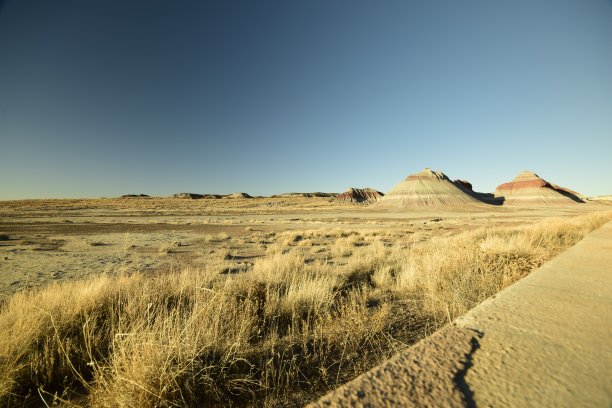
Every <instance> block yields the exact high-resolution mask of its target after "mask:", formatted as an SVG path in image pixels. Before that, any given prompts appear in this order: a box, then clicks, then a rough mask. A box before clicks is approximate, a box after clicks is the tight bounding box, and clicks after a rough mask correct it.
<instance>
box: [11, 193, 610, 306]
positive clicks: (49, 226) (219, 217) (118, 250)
mask: <svg viewBox="0 0 612 408" xmlns="http://www.w3.org/2000/svg"><path fill="white" fill-rule="evenodd" d="M611 208H612V206H610V205H604V204H595V203H587V204H577V205H568V206H565V207H546V208H508V207H506V208H505V207H494V206H491V208H490V209H484V210H479V211H477V212H474V210H473V209H472V210H465V209H464V210H462V209H453V210H431V209H428V210H419V211H416V210H411V211H402V212H393V211H388V212H384V211H381V210H380V209H376V208H369V207H366V206H362V205H354V204H346V203H343V204H341V203H337V202H334V201H333V200H330V199H329V198H318V197H313V198H301V197H300V198H256V199H218V200H214V199H211V200H207V199H202V200H184V199H170V198H130V199H79V200H27V201H4V202H0V239H1V240H0V299H4V298H6V297H7V296H9V295H10V294H12V293H14V292H16V291H19V290H23V289H29V288H37V287H42V286H45V285H48V284H50V283H52V282H57V281H62V280H66V279H79V278H84V277H87V276H91V275H96V274H100V273H106V274H119V273H130V272H133V271H136V270H138V271H141V272H145V273H158V272H159V273H163V272H167V271H170V270H173V269H174V270H175V269H179V268H184V267H198V266H199V265H202V264H204V263H207V262H219V261H220V259H219V258H220V257H223V259H222V261H223V262H222V264H221V267H220V273H236V272H240V271H242V270H246V269H248V267H249V266H250V265H252V263H253V262H254V260H255V259H257V257H260V256H262V255H264V254H265V253H266V250H267V248H268V247H269V246H270V245H274V244H276V243H277V242H278V241H279V240H283V239H287V237H286V235H287V232H291V233H295V234H299V233H300V232H301V231H310V230H316V231H321V235H320V236H319V237H318V238H317V239H315V240H314V241H313V242H311V243H310V244H309V246H308V247H306V246H305V247H304V250H305V251H307V253H308V256H309V257H311V258H312V259H316V258H326V259H329V260H330V262H331V263H333V262H342V260H341V259H336V258H341V257H335V255H334V254H331V253H329V251H328V248H327V247H329V245H330V244H332V243H333V241H334V239H335V238H333V237H328V238H326V237H325V234H323V232H325V231H330V230H332V231H334V230H335V231H338V230H341V231H379V230H380V231H384V233H385V234H388V235H389V238H388V239H390V240H395V242H398V241H400V242H401V241H402V240H403V241H405V242H406V245H408V244H409V243H410V242H414V241H415V240H426V239H429V238H430V237H432V236H434V235H452V234H456V233H458V232H460V231H463V230H466V229H472V228H477V227H481V226H485V225H491V226H493V225H500V224H504V225H510V224H511V225H519V224H524V223H530V222H533V221H534V220H538V219H541V218H545V217H552V216H566V215H572V214H578V213H584V212H590V211H599V210H609V209H611ZM283 234H284V235H283ZM287 245H296V246H297V245H300V243H299V242H297V241H295V242H294V241H293V240H291V239H289V241H288V243H287Z"/></svg>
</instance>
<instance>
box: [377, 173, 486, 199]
mask: <svg viewBox="0 0 612 408" xmlns="http://www.w3.org/2000/svg"><path fill="white" fill-rule="evenodd" d="M468 184H469V183H468ZM465 189H466V187H463V188H460V187H458V186H457V185H456V184H455V183H454V182H453V181H451V180H450V179H449V178H448V177H447V176H446V175H445V174H444V173H442V172H439V171H433V170H431V169H429V168H426V169H424V170H422V171H420V172H418V173H415V174H412V175H410V176H408V177H406V178H405V179H404V181H402V182H401V183H399V184H398V185H396V186H395V187H393V189H391V191H389V192H388V193H387V194H386V195H385V196H384V197H383V198H381V199H380V200H379V201H378V203H377V204H376V206H380V207H389V208H410V207H438V206H440V207H458V206H463V205H470V204H481V201H479V200H478V199H476V198H475V197H473V196H472V195H470V194H468V192H467V191H465Z"/></svg>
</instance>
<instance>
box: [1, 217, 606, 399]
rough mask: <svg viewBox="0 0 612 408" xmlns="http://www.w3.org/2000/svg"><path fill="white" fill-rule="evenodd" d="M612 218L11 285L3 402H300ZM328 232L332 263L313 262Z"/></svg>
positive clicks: (366, 238)
mask: <svg viewBox="0 0 612 408" xmlns="http://www.w3.org/2000/svg"><path fill="white" fill-rule="evenodd" d="M611 218H612V216H611V214H610V213H608V214H592V215H587V216H579V217H574V218H567V219H554V220H547V221H543V222H541V223H538V224H534V225H530V226H522V227H494V228H482V229H478V230H475V231H471V232H466V233H462V234H459V235H455V236H450V237H434V238H431V239H429V240H427V241H424V242H419V239H418V238H414V237H413V236H412V235H411V241H409V242H408V244H406V245H403V246H402V245H394V244H392V242H393V240H389V241H385V238H389V237H387V236H386V235H385V233H384V232H380V231H379V232H368V233H365V234H364V233H361V234H360V233H357V232H348V233H347V232H340V231H338V232H335V231H331V232H316V231H300V232H299V233H295V232H290V233H283V234H279V236H278V237H274V236H272V235H270V234H264V233H255V235H254V236H253V238H254V239H255V240H260V241H259V242H261V243H262V244H263V243H265V244H266V245H268V244H270V245H269V246H268V250H267V251H268V252H267V254H266V255H265V256H262V257H259V258H257V259H254V260H253V263H252V265H251V266H248V267H247V268H245V269H244V271H242V270H241V271H239V273H223V271H220V265H221V266H223V267H226V266H227V265H226V263H227V262H229V260H231V259H233V258H235V255H234V254H233V253H232V252H231V251H230V250H228V249H226V250H223V251H220V252H219V253H218V254H217V257H218V258H217V261H216V262H211V264H210V265H207V266H205V267H203V268H199V269H184V270H183V271H181V272H176V273H169V274H158V275H156V276H153V277H151V276H144V275H141V274H133V275H131V276H119V277H109V276H100V277H97V278H93V279H87V280H83V281H74V282H66V283H62V284H54V285H51V286H49V287H48V288H46V289H43V290H39V291H35V292H21V293H18V294H16V295H14V296H12V297H11V298H9V299H8V300H7V301H6V302H5V304H3V305H2V309H1V311H0V331H1V332H2V333H3V336H2V337H1V338H0V401H1V402H2V403H4V404H5V405H12V404H17V403H19V402H21V401H22V400H23V399H24V397H25V396H27V395H30V396H34V395H38V394H40V395H52V394H54V393H57V395H59V396H60V398H61V396H62V395H64V398H70V391H72V390H81V391H83V392H84V393H85V394H86V395H87V397H86V399H87V403H88V404H91V405H93V406H112V407H115V406H139V407H147V406H151V407H152V406H197V405H203V404H209V405H253V404H254V405H257V406H262V405H263V406H266V405H267V406H278V405H282V404H288V405H302V404H303V403H305V402H307V401H308V400H312V399H313V398H316V397H317V396H318V395H321V394H322V393H324V392H326V391H327V390H329V389H331V388H334V387H336V386H338V385H339V384H341V383H343V382H345V381H347V380H349V379H350V378H353V377H355V376H356V375H358V374H360V373H361V372H363V371H365V370H366V369H368V368H370V367H372V366H373V365H375V364H376V363H378V362H380V361H381V359H384V358H386V357H388V356H389V355H391V354H392V353H394V352H396V351H397V350H399V349H401V348H402V347H405V346H406V345H408V344H411V343H413V342H414V341H416V340H418V339H419V338H422V337H424V336H426V335H428V334H429V333H431V332H432V331H433V330H435V329H436V328H438V327H440V326H441V325H443V324H444V323H446V322H448V321H450V320H452V319H454V318H455V317H457V316H459V315H461V314H463V313H465V312H466V311H467V310H469V309H470V308H472V307H474V306H475V305H476V304H478V303H479V302H481V301H482V300H484V299H486V298H487V297H489V296H491V295H492V294H494V293H496V292H498V291H499V290H500V289H502V288H504V287H505V286H507V285H509V284H511V283H512V282H514V281H516V280H517V279H520V278H521V277H523V276H525V275H526V274H527V273H529V271H531V270H532V269H533V268H535V267H537V266H539V265H541V264H542V263H543V262H545V261H546V260H548V259H550V258H551V257H552V256H554V255H556V254H557V253H559V252H560V251H562V250H564V249H566V248H567V247H568V246H570V245H573V244H574V243H575V242H577V241H578V240H580V239H581V238H582V237H584V235H585V234H587V233H588V232H590V231H592V230H593V229H595V228H597V227H599V226H600V225H602V224H603V223H605V222H606V221H607V220H609V219H611ZM413 238H414V239H413ZM228 240H230V237H229V236H228V235H227V236H226V235H222V236H212V237H210V241H217V242H225V241H228ZM271 240H275V242H274V243H272V242H271ZM324 242H327V243H328V244H329V245H330V246H331V252H333V253H337V254H340V255H342V257H344V258H345V259H344V261H343V263H341V264H338V263H331V262H330V259H328V258H327V257H326V256H325V254H317V255H320V257H319V258H316V259H314V258H310V255H309V254H310V252H309V251H311V249H313V248H314V249H315V250H316V248H317V246H318V245H320V244H322V243H324ZM166 250H167V248H166V249H164V251H166ZM314 252H316V251H314ZM348 252H350V254H348ZM245 271H246V272H245ZM67 391H68V392H67Z"/></svg>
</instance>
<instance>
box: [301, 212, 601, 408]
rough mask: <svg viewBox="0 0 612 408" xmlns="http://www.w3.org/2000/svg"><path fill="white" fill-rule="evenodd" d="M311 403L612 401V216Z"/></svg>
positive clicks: (596, 403)
mask: <svg viewBox="0 0 612 408" xmlns="http://www.w3.org/2000/svg"><path fill="white" fill-rule="evenodd" d="M313 406H321V407H322V406H342V407H349V406H363V407H365V406H371V407H378V406H468V407H469V406H478V407H481V406H482V407H488V406H494V407H542V406H555V407H609V406H612V222H610V223H608V224H606V225H605V226H603V227H602V228H600V229H599V230H597V231H594V232H592V233H591V234H589V235H588V236H587V237H586V238H584V239H583V240H582V241H580V242H579V243H578V244H576V245H575V246H574V247H572V248H570V249H568V250H567V251H565V252H564V253H562V254H561V255H559V256H557V257H556V258H554V259H552V260H551V261H550V262H548V263H546V264H545V265H544V266H542V267H541V268H539V269H538V270H537V271H534V272H533V273H531V274H530V275H529V276H527V277H526V278H524V279H522V280H521V281H519V282H517V283H516V284H514V285H512V286H511V287H509V288H507V289H505V290H504V291H502V292H501V293H499V294H498V295H497V296H494V297H493V298H491V299H489V300H487V301H485V302H483V303H482V304H480V305H479V306H477V307H476V308H475V309H473V310H471V311H470V312H468V313H467V314H466V315H465V316H462V317H461V318H459V319H458V320H456V321H455V322H454V323H453V324H452V325H449V326H447V327H445V328H444V329H442V330H440V331H439V332H437V333H436V334H434V335H433V336H431V337H429V338H427V339H425V340H423V341H421V342H420V343H418V344H416V345H415V346H414V347H411V348H410V349H408V350H407V351H406V352H404V353H401V354H400V355H398V356H396V357H394V358H392V359H390V360H388V361H387V362H385V363H383V364H382V365H380V366H378V367H376V368H374V369H372V370H370V371H369V372H367V373H365V374H363V375H361V376H359V377H358V378H356V379H355V380H353V381H351V382H350V383H348V384H346V385H344V386H342V387H340V388H339V389H337V390H335V391H333V392H331V393H330V394H328V395H326V396H325V397H323V398H321V400H319V401H318V402H317V403H315V404H313Z"/></svg>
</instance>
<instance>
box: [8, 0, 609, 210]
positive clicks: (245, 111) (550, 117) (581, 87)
mask: <svg viewBox="0 0 612 408" xmlns="http://www.w3.org/2000/svg"><path fill="white" fill-rule="evenodd" d="M423 167H431V168H434V169H436V170H442V171H444V172H445V173H446V174H447V175H448V176H449V177H451V178H464V179H467V180H470V181H471V182H472V183H473V184H474V187H475V189H477V190H480V191H486V192H490V191H493V190H494V189H495V187H496V186H497V185H498V184H500V183H502V182H506V181H509V180H510V179H512V178H513V177H514V176H515V175H516V174H517V173H518V172H519V171H521V170H525V169H529V170H532V171H535V172H536V173H538V174H540V176H542V177H544V178H546V179H548V180H549V181H551V182H554V183H558V184H561V185H564V186H567V187H570V188H573V189H576V190H578V191H580V192H582V193H585V194H589V195H599V194H611V193H612V3H611V2H610V1H609V0H608V1H607V0H572V1H569V0H568V1H565V0H512V1H501V0H500V1H495V0H493V1H492V0H481V1H456V0H449V1H431V0H422V1H341V0H320V1H318V0H307V1H299V2H298V1H288V0H279V1H232V0H227V1H225V0H217V1H208V2H205V1H181V2H178V1H177V2H174V1H127V0H116V1H98V2H94V1H82V0H74V1H63V0H57V1H49V0H40V1H29V0H19V1H17V0H15V1H7V2H4V3H3V4H2V5H0V199H13V198H26V197H31V198H35V197H98V196H116V195H121V194H125V193H147V194H154V195H166V194H171V193H175V192H180V191H189V192H203V193H209V192H215V193H229V192H234V191H246V192H248V193H250V194H266V195H267V194H273V193H279V192H288V191H342V190H344V189H346V188H348V187H350V186H354V187H364V186H370V187H375V188H377V189H379V190H382V191H387V190H389V189H390V188H391V187H392V186H393V185H394V184H396V183H398V182H399V181H400V180H402V179H403V178H404V177H405V176H406V175H408V174H410V173H414V172H416V171H419V170H421V169H422V168H423Z"/></svg>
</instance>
